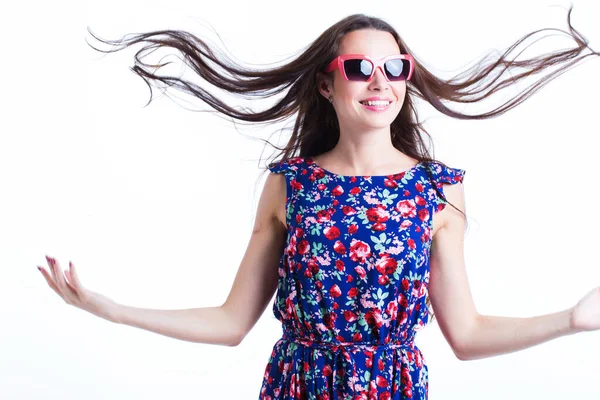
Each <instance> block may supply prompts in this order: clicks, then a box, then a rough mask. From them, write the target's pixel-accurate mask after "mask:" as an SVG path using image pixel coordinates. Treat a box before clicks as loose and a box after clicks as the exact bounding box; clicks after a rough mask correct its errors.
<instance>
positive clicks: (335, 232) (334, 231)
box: [323, 226, 340, 240]
mask: <svg viewBox="0 0 600 400" xmlns="http://www.w3.org/2000/svg"><path fill="white" fill-rule="evenodd" d="M323 235H325V237H326V238H327V239H329V240H334V239H337V238H338V237H339V236H340V230H339V229H338V227H337V226H328V227H326V228H325V229H323Z"/></svg>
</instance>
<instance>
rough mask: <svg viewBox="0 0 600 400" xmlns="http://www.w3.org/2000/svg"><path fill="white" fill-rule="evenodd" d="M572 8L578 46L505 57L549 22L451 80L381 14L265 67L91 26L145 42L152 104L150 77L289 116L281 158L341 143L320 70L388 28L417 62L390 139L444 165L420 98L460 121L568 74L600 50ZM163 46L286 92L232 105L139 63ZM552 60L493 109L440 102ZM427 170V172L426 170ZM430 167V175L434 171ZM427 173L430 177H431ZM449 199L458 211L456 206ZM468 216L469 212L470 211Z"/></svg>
mask: <svg viewBox="0 0 600 400" xmlns="http://www.w3.org/2000/svg"><path fill="white" fill-rule="evenodd" d="M572 9H573V6H571V8H570V9H569V10H568V14H567V23H568V25H569V32H565V31H562V30H559V31H560V32H564V33H567V35H569V36H571V37H572V38H573V39H574V40H575V42H576V44H577V46H576V47H575V48H573V49H570V50H563V51H559V52H552V53H548V54H544V55H542V56H540V57H536V58H532V59H527V60H521V61H515V60H509V59H508V56H509V55H510V54H511V53H512V52H513V51H514V50H515V49H516V48H517V47H518V46H519V45H520V44H521V43H522V42H523V41H525V40H526V39H527V38H529V37H530V36H532V35H534V34H536V33H538V32H541V31H545V30H556V29H551V28H547V29H541V30H537V31H534V32H531V33H529V34H527V35H525V36H523V37H522V38H521V39H519V40H518V41H516V42H515V43H514V44H513V45H512V46H510V47H509V48H508V49H507V50H506V51H505V52H504V54H502V55H501V56H500V57H497V59H495V60H493V61H491V62H487V63H485V62H486V60H487V56H485V57H483V58H482V59H481V60H480V61H479V63H478V64H477V65H476V66H475V67H473V68H471V69H469V70H467V71H465V72H464V73H462V74H459V75H457V76H455V77H453V78H451V79H440V78H438V77H436V76H435V75H434V74H432V73H431V72H429V71H428V70H427V69H426V68H425V67H424V66H423V65H422V64H421V62H419V60H417V58H416V57H415V56H414V53H413V52H412V51H411V49H410V48H409V47H408V45H407V44H406V43H405V42H404V40H402V39H401V38H400V35H399V34H398V33H397V32H396V30H395V29H394V28H393V27H392V26H390V25H389V24H388V23H387V22H385V21H383V20H382V19H379V18H375V17H372V16H368V15H364V14H354V15H350V16H348V17H346V18H344V19H342V20H340V21H339V22H337V23H335V24H334V25H332V26H331V27H329V28H328V29H327V30H325V31H324V32H323V33H322V34H321V35H320V36H319V37H318V38H317V39H316V40H314V41H313V42H312V43H311V44H310V45H309V46H307V47H306V49H305V50H304V51H303V52H302V53H301V54H300V55H298V56H297V57H295V58H294V59H292V60H291V61H290V62H288V63H285V64H284V65H281V66H277V67H274V68H265V69H261V70H257V69H251V68H247V67H244V66H241V65H238V64H237V63H236V62H234V61H233V60H232V59H231V58H229V57H227V56H226V55H225V54H224V53H220V54H217V53H216V52H215V49H213V48H211V47H210V46H209V45H208V44H207V43H206V42H205V41H203V40H201V39H200V38H198V37H196V36H195V35H193V34H192V33H189V32H186V31H180V30H160V31H153V32H148V33H143V34H137V35H132V36H131V37H127V36H125V37H123V38H121V39H120V40H103V39H100V38H99V37H98V36H96V35H94V34H93V33H92V32H91V30H90V29H89V27H88V31H89V32H90V33H91V34H92V36H93V37H94V38H96V39H98V40H99V41H101V42H103V43H106V44H110V45H113V46H115V48H113V49H111V50H100V49H98V48H96V47H94V46H91V45H90V46H91V47H93V48H94V49H96V50H98V51H101V52H105V53H110V52H114V51H119V50H122V49H124V48H126V47H128V46H132V45H134V44H137V43H144V44H145V46H144V47H143V48H142V49H140V50H139V51H138V52H137V53H136V54H135V65H134V66H133V67H132V68H131V69H132V70H133V72H135V73H136V74H138V75H139V76H140V77H141V78H142V79H144V81H145V82H146V84H147V85H148V86H149V88H150V100H149V101H148V104H149V103H150V102H151V101H152V86H151V85H150V81H155V82H162V83H163V84H165V85H167V87H168V88H173V89H178V90H181V91H184V92H187V93H189V94H192V95H193V96H195V97H196V98H198V99H200V100H202V101H203V102H205V103H207V104H208V105H209V106H210V107H212V108H213V109H214V110H216V112H217V113H218V114H219V115H225V116H228V117H230V118H232V119H234V120H237V121H241V122H242V123H243V122H247V123H252V124H255V123H272V122H281V121H285V120H287V119H291V120H292V121H293V122H294V126H293V129H292V133H291V136H290V138H289V140H288V142H287V144H286V145H285V146H284V147H282V148H280V147H277V146H276V145H273V144H272V143H270V142H268V143H270V144H271V145H272V146H274V147H275V148H277V149H278V150H279V151H280V153H279V154H278V155H277V156H280V155H283V157H282V158H281V160H287V159H289V158H291V157H294V156H300V157H311V156H317V155H319V154H321V153H324V152H327V151H329V150H331V149H332V148H333V147H334V146H335V145H336V143H337V142H338V139H339V134H340V132H339V125H338V121H337V117H336V114H335V110H334V109H333V107H331V105H330V104H329V102H328V101H327V99H325V98H324V97H323V96H322V95H321V94H320V93H319V91H318V89H317V74H318V73H322V71H323V70H324V68H325V66H326V65H327V64H328V63H329V62H330V61H331V60H332V59H334V58H335V57H336V56H337V55H338V54H337V52H338V48H339V44H340V41H341V39H342V38H343V37H344V35H345V34H347V33H349V32H352V31H355V30H358V29H375V30H379V31H385V32H389V33H391V34H392V35H393V37H394V38H395V40H396V41H397V43H398V46H399V47H400V52H401V53H402V54H411V55H413V57H414V60H415V67H414V71H413V75H412V78H411V80H410V81H407V82H406V86H407V95H406V97H405V99H404V104H403V106H402V109H401V110H400V113H399V114H398V116H397V118H396V119H395V120H394V121H393V122H392V123H391V127H390V131H391V139H392V144H393V145H394V147H395V148H397V149H398V150H399V151H401V152H403V153H404V154H406V155H408V156H410V157H412V158H414V159H417V160H419V161H421V162H430V161H435V162H439V163H440V164H442V165H444V166H445V164H444V163H442V162H441V161H438V160H435V159H434V158H433V157H432V156H431V155H430V153H429V151H428V149H427V146H426V145H425V142H424V140H423V137H422V135H427V136H428V138H429V141H430V142H431V137H430V135H429V133H428V132H427V131H426V130H425V128H424V127H423V126H422V124H421V122H420V121H419V118H418V115H417V109H416V108H415V102H414V100H415V97H419V98H421V99H423V100H425V101H427V102H428V103H429V104H431V105H432V106H433V107H435V108H436V109H437V110H439V111H440V112H441V113H443V114H446V115H448V116H451V117H454V118H459V119H485V118H493V117H497V116H499V115H501V114H503V113H505V112H506V111H508V110H510V109H511V108H513V107H515V106H516V105H518V104H520V103H521V102H523V101H524V100H525V99H527V98H528V97H529V96H531V95H533V93H535V92H536V91H537V90H539V89H540V88H541V87H543V86H544V85H545V84H546V83H548V82H549V81H550V80H551V79H553V78H555V77H557V76H558V75H561V74H562V73H563V72H566V71H567V70H568V69H569V67H571V66H573V65H574V64H576V63H578V62H579V61H582V60H583V59H585V58H587V57H589V56H591V55H600V53H598V52H595V51H593V50H592V49H591V48H590V47H589V46H588V41H587V40H586V39H585V38H584V37H583V36H582V35H581V34H580V33H579V32H577V31H576V30H575V29H574V28H573V26H572V25H571V11H572ZM161 47H166V48H169V47H170V48H173V49H176V50H178V51H179V52H181V54H182V55H183V62H185V63H186V64H187V65H188V66H189V67H190V68H192V70H193V71H194V72H195V73H196V74H197V75H198V76H200V77H201V78H203V79H205V80H206V81H207V82H208V83H210V84H212V85H213V86H215V87H216V88H219V89H222V90H225V91H227V92H229V93H231V94H235V95H239V96H240V97H242V98H244V99H264V98H269V97H271V96H275V95H278V94H280V93H282V94H283V96H282V97H281V99H279V100H278V101H276V102H275V104H274V105H272V106H270V107H268V108H267V109H265V110H263V111H259V112H255V111H251V110H248V111H245V110H240V109H236V108H234V107H231V106H229V105H228V104H226V103H225V102H224V101H222V100H220V99H219V98H218V97H216V96H215V95H213V94H212V93H211V92H209V91H207V90H206V89H205V88H203V87H201V86H200V85H198V84H196V83H194V82H191V81H189V80H185V79H182V78H181V77H174V76H161V75H158V74H157V71H158V70H159V69H160V68H161V67H163V66H165V65H166V64H158V65H153V64H147V63H145V62H144V61H142V58H143V57H144V56H145V55H146V54H147V53H151V52H153V51H155V50H157V49H159V48H161ZM586 48H587V49H589V50H590V51H591V53H590V54H585V55H583V54H582V53H583V51H584V50H585V49H586ZM552 66H559V67H560V68H559V69H558V70H557V71H554V72H552V73H551V74H549V75H548V76H546V77H544V78H543V79H540V80H538V81H537V82H535V84H532V85H531V86H530V87H528V88H527V89H526V90H523V91H522V93H520V94H519V95H518V96H515V97H513V98H512V99H511V100H509V101H507V102H506V103H504V104H503V105H501V106H499V107H497V108H496V109H494V110H492V111H489V112H485V113H482V114H470V115H468V114H462V113H459V112H457V111H454V110H452V109H450V108H448V106H447V105H446V104H445V103H443V101H452V102H456V103H474V102H477V101H481V100H484V99H485V98H487V97H488V96H490V95H491V94H493V93H495V92H497V91H498V90H500V89H502V88H504V87H506V86H512V85H513V84H514V83H516V82H518V81H521V80H522V79H525V78H527V77H529V76H530V75H535V74H537V73H539V72H541V71H543V70H544V69H546V68H547V67H552ZM515 69H520V71H512V70H515ZM506 70H511V72H518V73H514V74H509V75H510V76H509V77H508V78H503V79H502V80H500V81H498V80H499V79H500V76H501V75H502V74H503V73H504V71H506ZM271 165H272V163H271V164H269V166H271ZM425 170H426V171H427V169H425ZM427 172H428V173H429V171H427ZM429 178H430V180H432V177H431V175H430V176H429ZM432 187H434V188H435V190H436V191H437V192H438V195H440V196H441V197H442V198H443V199H444V200H445V197H444V196H443V193H441V192H440V191H439V190H438V189H437V187H436V185H432ZM449 204H451V203H449ZM451 205H452V207H454V208H455V209H457V208H456V207H455V206H454V205H453V204H451ZM457 210H458V209H457ZM459 211H460V210H459ZM460 212H461V213H463V212H462V211H460ZM463 215H464V213H463ZM464 216H465V217H466V215H464ZM427 305H428V307H430V306H431V303H430V299H429V298H428V299H427Z"/></svg>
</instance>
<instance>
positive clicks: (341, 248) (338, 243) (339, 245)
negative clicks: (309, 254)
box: [333, 240, 346, 254]
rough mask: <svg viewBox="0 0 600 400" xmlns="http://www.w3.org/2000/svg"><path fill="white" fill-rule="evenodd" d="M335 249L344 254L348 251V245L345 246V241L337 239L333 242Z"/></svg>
mask: <svg viewBox="0 0 600 400" xmlns="http://www.w3.org/2000/svg"><path fill="white" fill-rule="evenodd" d="M333 251H335V252H336V253H338V254H344V253H345V252H346V246H344V243H342V242H341V241H340V240H337V241H336V242H335V243H334V244H333Z"/></svg>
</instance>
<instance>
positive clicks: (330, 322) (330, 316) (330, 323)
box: [323, 313, 337, 329]
mask: <svg viewBox="0 0 600 400" xmlns="http://www.w3.org/2000/svg"><path fill="white" fill-rule="evenodd" d="M336 319H337V314H335V313H326V314H325V315H324V316H323V323H324V324H325V326H326V327H328V328H329V329H333V328H334V324H335V320H336Z"/></svg>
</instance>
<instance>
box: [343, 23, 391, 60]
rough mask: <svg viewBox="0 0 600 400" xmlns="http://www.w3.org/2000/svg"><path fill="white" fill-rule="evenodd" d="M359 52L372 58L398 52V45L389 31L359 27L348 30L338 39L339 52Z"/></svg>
mask: <svg viewBox="0 0 600 400" xmlns="http://www.w3.org/2000/svg"><path fill="white" fill-rule="evenodd" d="M350 53H359V54H366V55H368V56H371V57H374V58H383V57H386V56H389V55H392V54H400V47H398V43H397V42H396V39H394V36H392V34H391V33H389V32H384V31H378V30H374V29H359V30H356V31H352V32H348V33H347V34H345V35H344V37H343V38H342V40H341V41H340V48H339V54H350Z"/></svg>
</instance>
